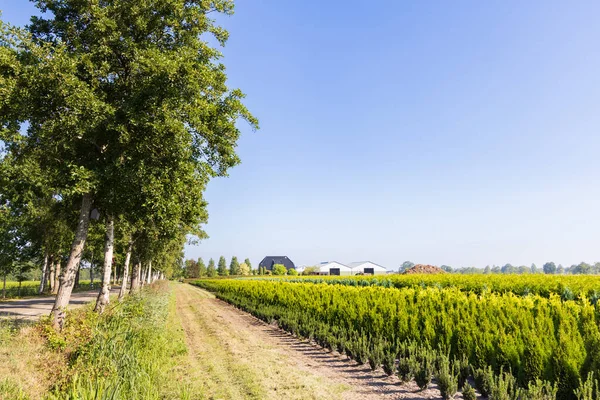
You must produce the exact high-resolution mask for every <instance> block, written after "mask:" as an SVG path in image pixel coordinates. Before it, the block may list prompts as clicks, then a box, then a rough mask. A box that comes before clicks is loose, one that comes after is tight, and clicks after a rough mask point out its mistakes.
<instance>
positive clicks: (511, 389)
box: [489, 370, 521, 400]
mask: <svg viewBox="0 0 600 400" xmlns="http://www.w3.org/2000/svg"><path fill="white" fill-rule="evenodd" d="M489 398H490V400H519V399H520V398H521V389H520V388H519V387H518V386H517V380H516V379H515V377H514V376H513V375H512V374H511V373H510V372H503V371H502V370H500V374H498V375H496V376H495V377H493V379H492V384H491V387H490V393H489Z"/></svg>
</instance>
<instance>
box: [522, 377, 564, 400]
mask: <svg viewBox="0 0 600 400" xmlns="http://www.w3.org/2000/svg"><path fill="white" fill-rule="evenodd" d="M557 392H558V387H557V386H556V384H554V385H551V384H550V382H546V381H542V380H540V379H538V380H536V381H535V382H529V386H528V387H527V391H526V392H525V396H524V397H525V398H526V399H528V400H555V399H556V393H557Z"/></svg>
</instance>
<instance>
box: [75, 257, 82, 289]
mask: <svg viewBox="0 0 600 400" xmlns="http://www.w3.org/2000/svg"><path fill="white" fill-rule="evenodd" d="M80 270H81V261H80V262H79V264H77V273H76V274H75V286H74V287H75V289H77V288H79V271H80Z"/></svg>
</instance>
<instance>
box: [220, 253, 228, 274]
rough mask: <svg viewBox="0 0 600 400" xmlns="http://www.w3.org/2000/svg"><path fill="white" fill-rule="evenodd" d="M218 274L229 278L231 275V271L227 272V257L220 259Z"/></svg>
mask: <svg viewBox="0 0 600 400" xmlns="http://www.w3.org/2000/svg"><path fill="white" fill-rule="evenodd" d="M217 272H218V274H219V276H227V275H229V270H227V264H226V262H225V257H223V256H221V257H220V258H219V267H218V268H217Z"/></svg>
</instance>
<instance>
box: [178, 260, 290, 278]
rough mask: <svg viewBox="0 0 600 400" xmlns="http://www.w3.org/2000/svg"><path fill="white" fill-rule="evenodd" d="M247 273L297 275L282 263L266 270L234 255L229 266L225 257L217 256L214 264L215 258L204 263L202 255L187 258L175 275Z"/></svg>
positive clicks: (201, 276)
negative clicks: (240, 260) (217, 258)
mask: <svg viewBox="0 0 600 400" xmlns="http://www.w3.org/2000/svg"><path fill="white" fill-rule="evenodd" d="M248 275H298V271H296V270H295V269H293V268H291V269H289V270H288V269H287V268H286V267H285V266H284V265H282V264H275V265H273V268H272V270H267V269H266V268H265V267H260V266H259V267H258V268H256V269H254V268H252V263H251V262H250V259H249V258H246V259H245V260H244V262H243V263H241V264H240V262H239V261H238V258H237V257H236V256H233V257H231V261H230V262H229V266H227V261H226V260H225V257H223V256H221V257H219V262H218V264H217V265H216V266H215V260H213V259H212V258H211V259H210V260H209V261H208V265H207V264H205V263H204V260H203V259H202V257H200V258H198V259H197V260H194V259H188V260H185V262H184V263H183V265H182V268H181V269H180V270H179V271H178V272H177V274H176V276H177V277H183V278H188V279H195V278H213V277H216V276H248Z"/></svg>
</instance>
